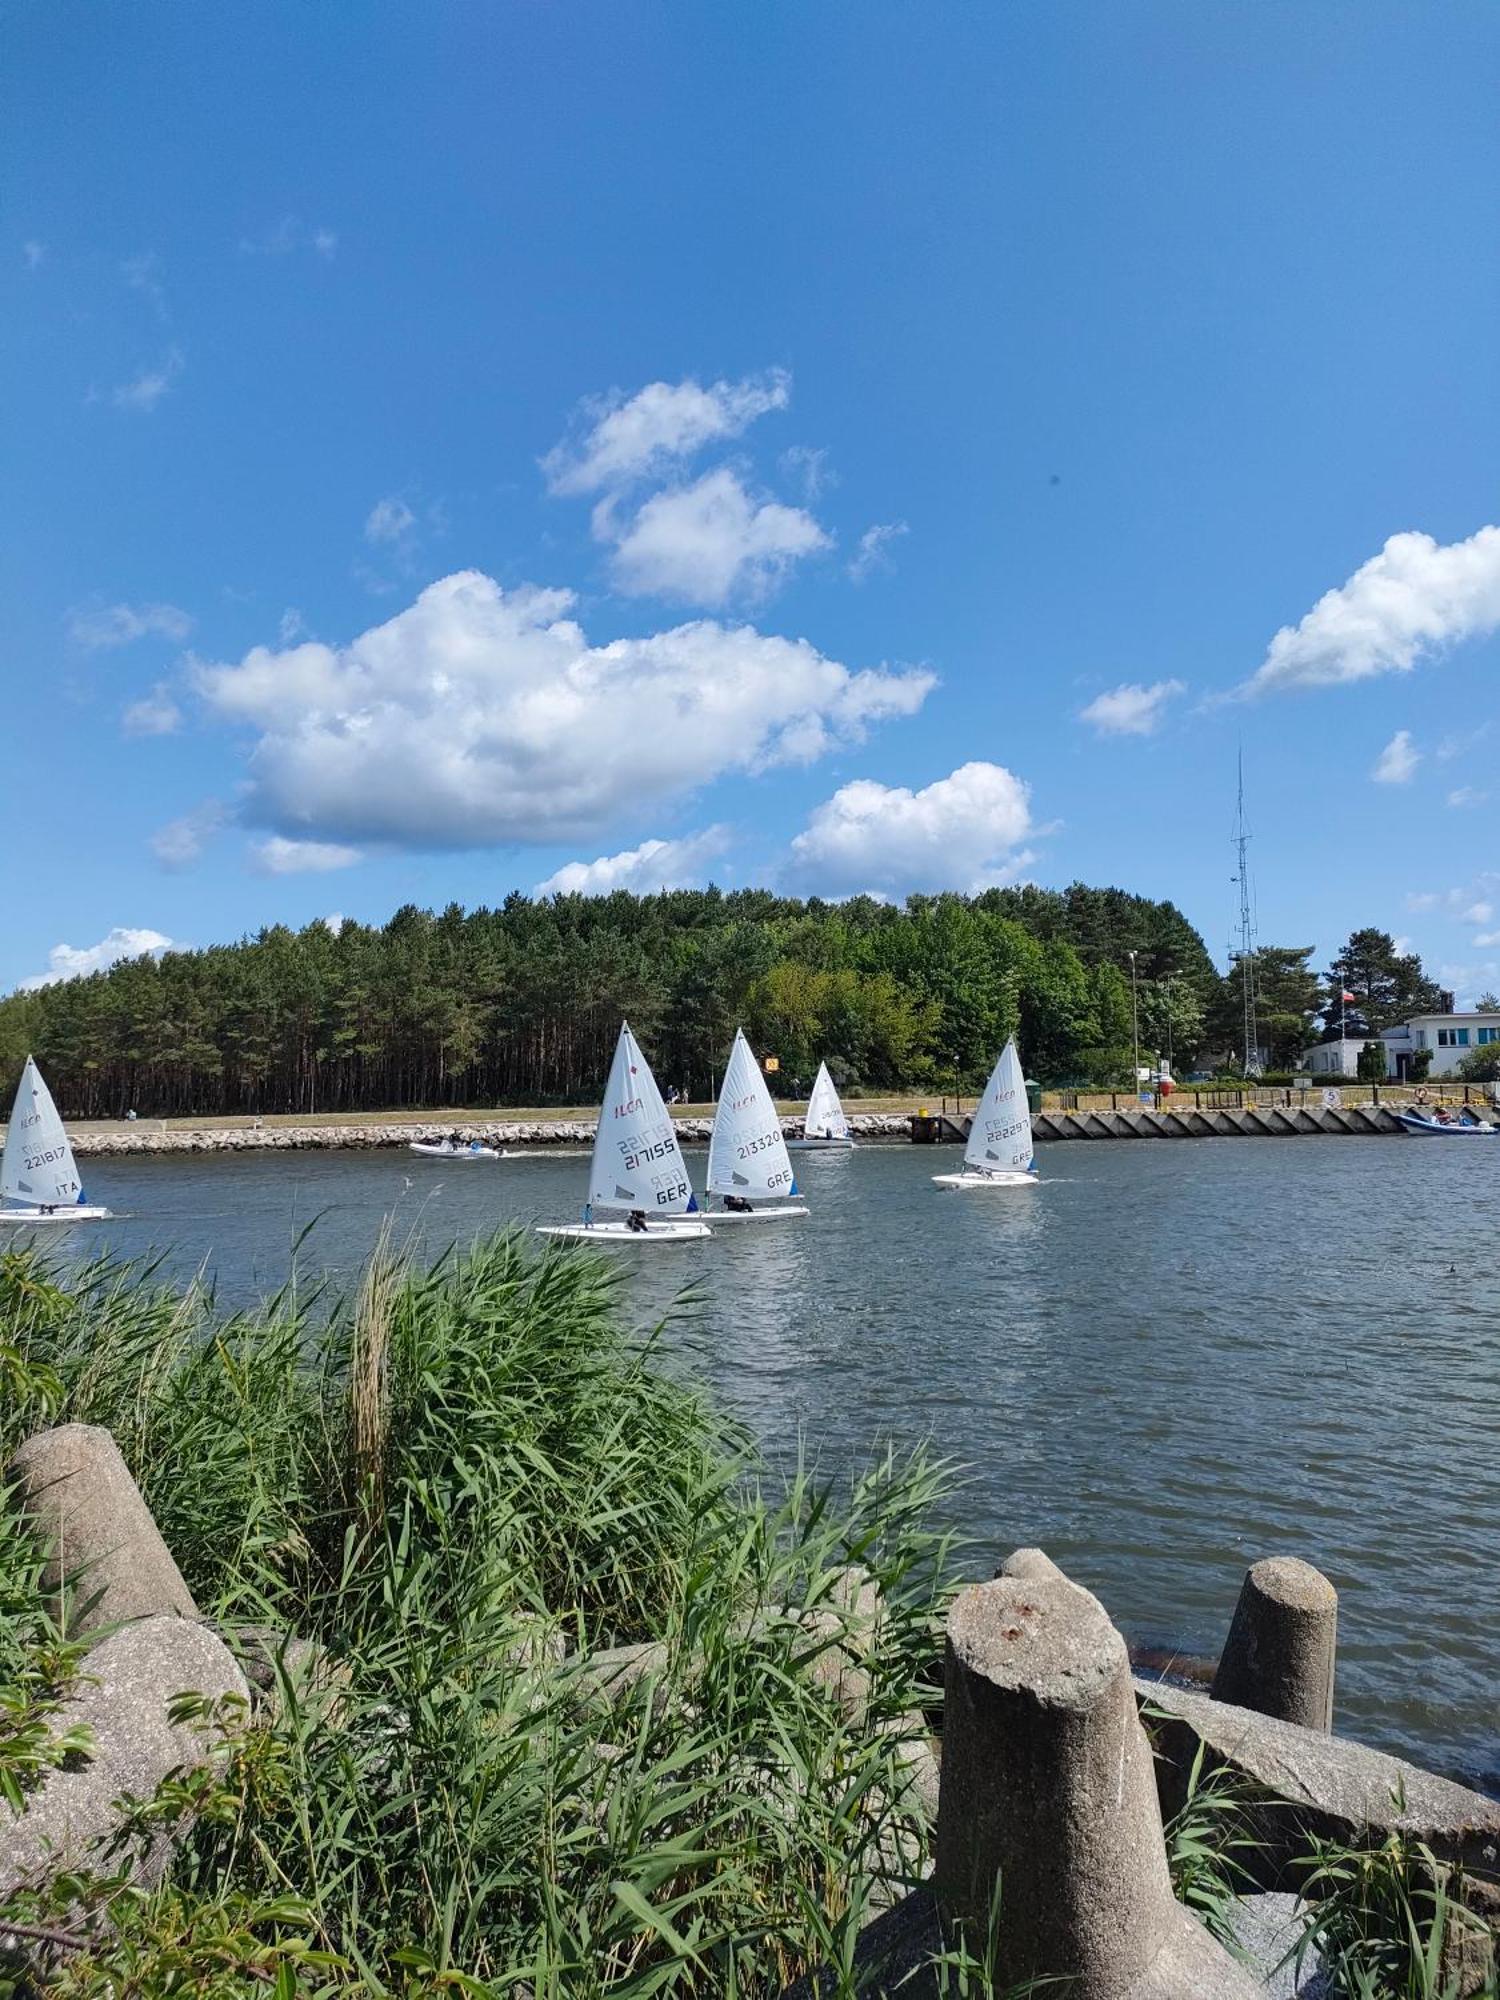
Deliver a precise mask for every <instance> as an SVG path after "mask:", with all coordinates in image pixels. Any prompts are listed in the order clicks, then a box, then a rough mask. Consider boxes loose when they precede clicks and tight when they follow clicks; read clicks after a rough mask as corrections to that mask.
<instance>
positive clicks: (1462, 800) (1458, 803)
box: [1448, 785, 1489, 812]
mask: <svg viewBox="0 0 1500 2000" xmlns="http://www.w3.org/2000/svg"><path fill="white" fill-rule="evenodd" d="M1488 798H1489V793H1488V792H1485V791H1481V790H1480V789H1479V787H1478V786H1477V785H1455V786H1454V788H1453V790H1452V791H1451V792H1449V794H1448V804H1449V805H1450V806H1452V807H1454V809H1455V810H1456V811H1460V812H1461V811H1462V810H1463V809H1464V807H1466V806H1482V805H1483V804H1484V803H1485V801H1486V800H1487V799H1488Z"/></svg>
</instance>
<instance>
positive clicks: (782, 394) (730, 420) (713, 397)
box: [542, 368, 792, 493]
mask: <svg viewBox="0 0 1500 2000" xmlns="http://www.w3.org/2000/svg"><path fill="white" fill-rule="evenodd" d="M791 397H792V378H791V376H790V375H788V374H787V373H786V371H785V370H784V369H781V368H773V369H770V370H769V371H768V372H767V373H765V374H764V375H747V376H745V377H744V379H743V380H742V381H739V382H712V383H710V384H709V385H708V387H707V388H705V387H704V386H703V385H702V383H700V382H695V381H693V380H692V379H691V378H689V379H688V380H686V381H683V382H649V383H648V384H647V385H646V387H645V388H644V389H640V390H638V391H637V392H636V394H635V395H633V396H629V397H627V396H624V395H623V394H621V393H620V392H619V391H615V392H613V393H612V394H610V395H609V396H605V397H600V398H590V399H589V400H588V401H586V402H584V403H581V404H580V405H579V408H578V411H577V412H576V414H575V417H574V420H573V424H572V427H571V433H570V435H569V436H568V437H567V438H565V439H564V440H563V442H562V443H561V444H558V445H554V446H553V448H552V450H551V451H549V452H548V453H547V455H546V457H545V458H544V459H543V460H542V471H543V472H544V473H545V474H546V478H547V484H548V485H549V486H550V487H551V489H552V491H553V492H554V493H598V492H602V491H603V490H604V489H605V488H607V487H618V486H624V485H628V484H629V483H630V482H631V481H633V480H636V479H644V478H648V477H651V476H652V475H658V474H660V473H662V472H664V471H666V470H667V469H668V468H669V467H670V466H672V465H674V464H676V463H677V462H678V461H680V460H682V459H684V458H687V457H690V456H691V455H692V453H693V452H695V451H699V450H701V449H702V448H703V446H704V445H707V444H714V443H717V442H718V441H719V440H721V439H724V438H733V437H739V436H740V434H741V433H742V432H743V431H745V430H746V429H748V427H749V426H750V425H751V424H752V423H754V421H755V419H756V418H757V417H763V416H765V415H766V413H767V412H768V411H770V410H784V409H785V408H786V407H787V405H788V403H789V402H790V401H791Z"/></svg>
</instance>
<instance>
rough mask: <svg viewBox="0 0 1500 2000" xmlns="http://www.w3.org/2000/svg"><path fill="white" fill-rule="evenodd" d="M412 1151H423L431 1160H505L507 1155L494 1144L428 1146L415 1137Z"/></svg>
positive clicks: (409, 1146) (410, 1150) (409, 1150)
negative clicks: (496, 1148)
mask: <svg viewBox="0 0 1500 2000" xmlns="http://www.w3.org/2000/svg"><path fill="white" fill-rule="evenodd" d="M407 1151H408V1152H410V1153H423V1154H425V1155H426V1157H427V1158H428V1159H429V1160H503V1159H504V1157H505V1155H504V1154H503V1153H499V1152H497V1151H496V1150H495V1148H494V1147H493V1146H459V1147H456V1148H455V1147H452V1146H427V1145H424V1144H423V1143H422V1141H421V1140H420V1139H413V1140H412V1141H411V1143H410V1144H409V1145H408V1147H407Z"/></svg>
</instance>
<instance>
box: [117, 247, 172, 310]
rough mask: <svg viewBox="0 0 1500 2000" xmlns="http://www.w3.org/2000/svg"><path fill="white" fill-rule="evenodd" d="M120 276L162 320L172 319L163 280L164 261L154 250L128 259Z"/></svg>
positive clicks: (121, 268) (122, 265) (121, 269)
mask: <svg viewBox="0 0 1500 2000" xmlns="http://www.w3.org/2000/svg"><path fill="white" fill-rule="evenodd" d="M120 276H121V277H122V278H123V279H124V280H125V282H126V284H127V285H129V287H130V289H131V290H132V291H133V292H139V293H140V294H141V296H142V297H143V298H144V299H146V300H147V301H148V302H149V303H150V305H151V308H152V310H153V311H154V312H155V314H156V316H157V318H158V319H160V320H167V319H170V318H171V313H170V311H169V310H168V307H167V289H166V285H165V284H164V282H163V279H162V261H161V259H160V257H158V256H157V254H156V252H155V251H154V250H145V251H142V252H141V254H140V255H139V256H137V257H127V258H126V259H125V261H124V263H123V264H121V266H120Z"/></svg>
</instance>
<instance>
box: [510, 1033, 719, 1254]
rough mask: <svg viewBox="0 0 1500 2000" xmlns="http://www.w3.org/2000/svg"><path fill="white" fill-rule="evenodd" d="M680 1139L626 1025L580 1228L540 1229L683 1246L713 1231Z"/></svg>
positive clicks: (587, 1238) (589, 1239) (586, 1238)
mask: <svg viewBox="0 0 1500 2000" xmlns="http://www.w3.org/2000/svg"><path fill="white" fill-rule="evenodd" d="M697 1211H698V1203H697V1200H696V1198H695V1196H694V1194H693V1187H692V1183H691V1181H689V1179H688V1176H687V1168H686V1167H685V1166H684V1165H683V1163H682V1153H681V1151H680V1150H679V1148H678V1145H677V1132H676V1128H675V1127H674V1126H673V1124H672V1121H671V1119H670V1118H669V1117H668V1116H667V1107H666V1106H665V1104H663V1103H662V1101H661V1092H660V1091H659V1090H658V1089H657V1087H656V1078H655V1077H654V1076H653V1075H652V1074H651V1065H650V1064H649V1063H648V1062H647V1061H646V1058H645V1057H644V1056H643V1055H642V1054H641V1050H640V1044H639V1043H638V1042H637V1041H636V1038H635V1036H634V1035H633V1034H632V1033H631V1032H630V1023H629V1022H628V1021H625V1022H622V1023H621V1026H620V1039H619V1041H618V1042H617V1043H616V1044H615V1057H614V1061H613V1062H612V1063H611V1064H610V1066H609V1082H608V1083H607V1084H606V1085H605V1086H604V1102H603V1104H602V1105H601V1106H600V1107H599V1129H598V1132H597V1133H596V1134H595V1137H594V1157H593V1161H592V1163H591V1164H590V1167H589V1194H588V1201H587V1202H586V1203H585V1205H584V1211H583V1220H582V1221H581V1222H567V1223H552V1224H548V1225H545V1226H541V1225H539V1226H538V1229H537V1234H538V1235H539V1236H562V1237H565V1238H567V1239H568V1240H569V1241H571V1242H575V1243H682V1242H686V1241H688V1240H689V1239H690V1238H692V1237H696V1236H711V1235H712V1234H713V1231H712V1230H711V1229H710V1228H709V1227H708V1224H707V1223H706V1222H704V1221H703V1220H702V1218H701V1217H700V1216H699V1214H698V1212H697Z"/></svg>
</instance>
